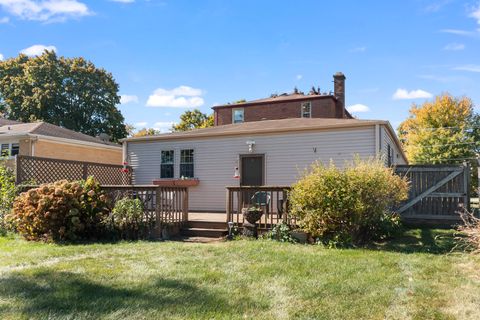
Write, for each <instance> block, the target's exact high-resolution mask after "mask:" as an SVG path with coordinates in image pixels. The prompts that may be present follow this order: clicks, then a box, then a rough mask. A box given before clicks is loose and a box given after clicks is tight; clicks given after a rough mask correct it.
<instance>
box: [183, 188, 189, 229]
mask: <svg viewBox="0 0 480 320" xmlns="http://www.w3.org/2000/svg"><path fill="white" fill-rule="evenodd" d="M182 220H183V222H188V188H185V189H184V190H183V217H182Z"/></svg>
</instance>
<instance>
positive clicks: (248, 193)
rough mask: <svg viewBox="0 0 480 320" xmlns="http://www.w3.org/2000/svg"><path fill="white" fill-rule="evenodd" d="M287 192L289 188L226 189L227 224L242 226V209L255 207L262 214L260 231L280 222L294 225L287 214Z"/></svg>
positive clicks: (255, 187)
mask: <svg viewBox="0 0 480 320" xmlns="http://www.w3.org/2000/svg"><path fill="white" fill-rule="evenodd" d="M289 191H290V187H289V186H254V187H243V186H242V187H227V201H226V210H227V222H233V223H236V224H238V225H240V224H243V222H244V217H243V215H242V209H246V208H249V207H252V206H257V207H260V208H261V209H262V210H263V213H264V214H263V215H262V218H261V219H260V221H259V222H258V226H259V228H261V229H271V228H272V227H273V226H274V225H276V224H279V223H282V222H284V223H286V224H289V225H296V223H297V221H296V219H295V218H294V217H291V216H290V212H289V211H290V210H289V201H288V193H289Z"/></svg>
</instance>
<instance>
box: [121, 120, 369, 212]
mask: <svg viewBox="0 0 480 320" xmlns="http://www.w3.org/2000/svg"><path fill="white" fill-rule="evenodd" d="M374 128H375V127H374V126H371V127H362V128H354V129H336V130H329V131H316V132H300V133H293V132H291V133H279V134H269V135H265V134H263V135H260V134H257V135H255V134H252V135H249V136H246V135H245V136H230V137H208V138H201V139H190V140H170V141H138V142H132V141H129V142H128V144H127V155H128V162H129V164H130V165H131V166H132V167H133V179H134V183H135V184H151V183H152V180H154V179H159V177H160V151H161V150H174V151H175V166H174V167H175V170H174V171H175V178H179V164H180V150H182V149H194V170H195V177H196V178H198V179H199V181H200V183H199V185H198V186H195V187H191V188H190V189H189V208H190V210H192V211H195V210H205V211H225V191H226V190H225V187H226V186H236V185H239V179H235V178H234V177H233V175H234V168H235V167H239V155H241V154H248V145H247V144H246V141H247V140H253V141H255V146H254V151H253V154H264V155H265V184H266V185H290V184H292V183H293V182H295V181H296V180H297V178H298V177H299V174H300V173H301V172H302V171H303V170H304V169H306V168H308V166H310V164H312V163H313V162H314V161H315V160H320V161H322V162H323V163H325V164H328V163H329V162H330V160H331V159H332V160H333V161H334V162H335V163H336V164H337V165H339V166H342V165H343V164H344V163H345V161H349V160H352V158H353V155H354V154H358V155H359V156H360V157H362V158H367V157H371V156H374V155H375V129H374ZM314 148H316V152H315V150H314Z"/></svg>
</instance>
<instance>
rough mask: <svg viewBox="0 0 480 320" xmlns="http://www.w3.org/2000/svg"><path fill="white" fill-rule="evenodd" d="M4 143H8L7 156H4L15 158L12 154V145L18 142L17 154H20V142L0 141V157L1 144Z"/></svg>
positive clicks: (0, 155)
mask: <svg viewBox="0 0 480 320" xmlns="http://www.w3.org/2000/svg"><path fill="white" fill-rule="evenodd" d="M4 144H7V145H8V149H7V150H8V156H6V158H8V159H12V158H15V156H12V155H11V154H12V146H13V145H14V144H18V154H20V142H0V157H3V156H2V154H1V152H2V151H3V150H1V146H2V145H4Z"/></svg>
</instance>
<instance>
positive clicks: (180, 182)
mask: <svg viewBox="0 0 480 320" xmlns="http://www.w3.org/2000/svg"><path fill="white" fill-rule="evenodd" d="M199 183H200V180H198V179H161V180H153V184H154V185H157V186H161V187H175V186H177V187H194V186H198V184H199Z"/></svg>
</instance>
